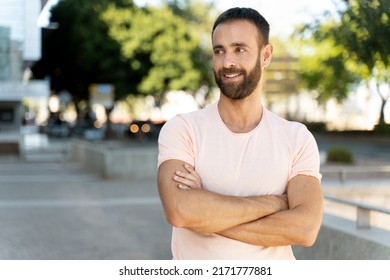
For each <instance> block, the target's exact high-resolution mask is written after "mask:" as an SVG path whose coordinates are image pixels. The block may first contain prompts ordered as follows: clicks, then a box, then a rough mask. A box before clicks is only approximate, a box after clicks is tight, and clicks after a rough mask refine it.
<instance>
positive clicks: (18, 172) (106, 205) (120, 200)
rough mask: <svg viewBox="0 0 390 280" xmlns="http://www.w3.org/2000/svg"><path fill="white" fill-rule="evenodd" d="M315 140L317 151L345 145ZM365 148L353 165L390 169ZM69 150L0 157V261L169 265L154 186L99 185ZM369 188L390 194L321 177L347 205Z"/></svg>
mask: <svg viewBox="0 0 390 280" xmlns="http://www.w3.org/2000/svg"><path fill="white" fill-rule="evenodd" d="M317 140H318V143H319V147H320V150H325V149H326V147H329V146H331V145H336V144H340V143H341V144H344V145H347V146H348V144H351V140H350V139H336V140H335V139H334V138H331V139H326V138H321V139H318V138H317ZM355 140H356V139H355ZM366 140H367V139H363V140H361V141H360V142H359V141H357V142H356V141H355V142H353V143H354V144H353V149H354V152H355V153H356V154H357V155H358V160H359V164H363V165H364V164H371V165H373V164H385V163H390V156H389V155H390V153H389V151H390V143H389V142H386V141H384V142H383V141H380V142H379V144H378V143H374V144H372V145H368V146H367V145H366V143H367V142H366ZM369 140H370V139H368V140H367V141H369ZM68 145H69V142H68V141H66V140H59V141H50V144H49V146H48V147H46V148H44V149H31V150H29V151H27V152H26V154H25V156H24V157H16V156H9V155H0V224H1V230H0V259H3V260H4V259H14V260H48V259H54V260H56V259H64V260H68V259H72V260H73V259H76V260H77V259H91V260H98V259H112V260H116V259H130V260H142V259H155V260H158V259H171V258H172V256H171V252H170V235H171V227H170V226H169V225H168V224H167V223H166V221H165V218H164V216H163V211H162V207H161V204H160V200H159V197H158V192H157V187H156V181H155V179H136V180H135V179H132V180H130V179H121V180H119V179H110V180H105V179H102V177H101V176H100V175H99V174H96V173H92V172H89V171H87V170H86V169H85V168H83V167H82V166H80V164H79V163H77V162H74V161H72V160H71V159H70V158H69V156H68V155H69V153H68V152H69V149H68V148H69V147H68ZM362 179H364V180H362ZM366 179H367V180H366ZM379 179H380V180H379ZM378 180H379V181H378ZM368 182H370V184H372V185H373V187H375V185H377V184H378V183H379V182H380V183H381V187H382V188H383V190H387V191H388V190H390V187H389V186H390V180H389V176H388V175H385V176H384V177H381V178H379V177H376V176H374V177H372V176H371V177H370V176H368V177H367V176H363V177H359V178H357V179H356V178H348V180H347V182H346V183H344V184H343V185H342V184H340V182H339V181H338V178H337V176H334V177H329V176H328V175H326V176H324V181H323V186H324V190H325V191H327V192H331V193H332V194H335V192H336V191H337V192H339V191H340V190H341V191H343V194H344V195H345V196H350V197H351V194H352V195H356V192H355V190H356V188H355V187H359V189H360V190H361V189H362V188H365V186H367V183H368ZM347 190H351V191H349V192H347ZM371 197H372V196H371ZM378 197H381V198H383V195H380V196H378Z"/></svg>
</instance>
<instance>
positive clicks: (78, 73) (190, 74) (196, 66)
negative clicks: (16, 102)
mask: <svg viewBox="0 0 390 280" xmlns="http://www.w3.org/2000/svg"><path fill="white" fill-rule="evenodd" d="M180 2H182V1H180ZM184 2H185V3H184V4H185V5H184V6H183V5H182V6H183V7H182V6H180V7H177V8H176V9H173V7H174V3H173V4H172V3H171V4H170V6H168V5H164V6H160V7H138V6H136V5H135V4H134V3H133V1H132V0H83V1H79V0H66V1H60V2H59V4H58V5H57V6H56V7H55V8H54V9H53V10H52V18H51V21H52V22H57V23H58V25H59V28H58V29H56V30H52V31H51V32H50V34H49V33H48V35H49V36H48V39H47V40H46V41H45V43H44V48H45V49H46V50H47V51H46V52H45V53H44V55H43V58H42V60H41V61H40V63H38V66H37V67H35V69H34V70H33V72H34V74H35V76H36V77H38V78H39V77H41V78H43V77H45V76H46V75H50V76H51V81H52V87H53V89H54V90H57V91H59V90H61V89H67V90H68V91H70V92H71V93H72V94H73V95H74V97H75V98H76V99H87V98H88V85H89V84H91V83H111V84H114V86H115V95H116V99H124V98H126V96H127V95H129V94H137V93H144V94H152V95H160V94H162V93H164V92H166V91H168V90H191V91H195V90H196V89H198V88H200V87H201V86H202V85H209V84H210V79H209V76H210V72H209V69H211V68H209V65H210V64H209V63H210V62H211V56H210V54H211V52H210V51H209V49H207V48H209V46H208V47H207V48H205V47H204V46H205V44H204V42H203V39H204V33H205V30H204V29H203V26H201V25H197V24H195V20H198V21H199V20H203V19H204V18H207V16H206V15H207V13H206V14H203V16H202V18H200V14H201V11H202V7H203V8H204V9H206V7H207V6H205V5H203V6H202V5H195V4H194V3H198V2H199V1H196V0H194V1H189V0H187V1H184ZM192 8H194V9H195V8H196V9H195V10H194V11H196V12H194V16H192V18H191V19H189V18H188V16H189V15H191V9H192ZM180 11H182V14H180ZM203 11H204V10H203ZM208 36H209V34H208ZM207 45H209V44H207Z"/></svg>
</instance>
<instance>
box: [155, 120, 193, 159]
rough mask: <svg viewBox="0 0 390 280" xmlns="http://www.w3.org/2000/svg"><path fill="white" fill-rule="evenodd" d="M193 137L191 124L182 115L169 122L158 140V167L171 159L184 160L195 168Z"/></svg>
mask: <svg viewBox="0 0 390 280" xmlns="http://www.w3.org/2000/svg"><path fill="white" fill-rule="evenodd" d="M191 135H192V133H191V128H190V126H189V123H188V122H187V121H186V120H185V119H184V118H183V117H182V116H181V115H177V116H175V117H173V118H172V119H170V120H169V121H167V122H166V123H165V125H164V126H163V127H162V129H161V131H160V135H159V139H158V149H159V153H158V164H157V166H158V167H159V166H160V165H161V164H162V163H163V162H164V161H167V160H170V159H177V160H182V161H184V162H186V163H188V164H191V165H192V166H194V165H195V159H194V145H193V144H194V143H193V140H192V138H193V137H191Z"/></svg>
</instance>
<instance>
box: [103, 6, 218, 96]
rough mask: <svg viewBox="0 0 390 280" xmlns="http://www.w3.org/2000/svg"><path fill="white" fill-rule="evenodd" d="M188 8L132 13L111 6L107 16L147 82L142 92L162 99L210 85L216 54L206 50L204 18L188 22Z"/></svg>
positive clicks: (124, 53) (141, 85)
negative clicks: (198, 21) (179, 91)
mask: <svg viewBox="0 0 390 280" xmlns="http://www.w3.org/2000/svg"><path fill="white" fill-rule="evenodd" d="M187 4H188V3H187ZM187 4H186V5H184V8H182V7H178V6H175V5H173V4H172V5H162V6H161V7H145V8H142V9H132V10H130V9H126V10H125V9H120V8H118V7H117V6H115V5H111V6H110V7H109V8H108V9H107V11H106V12H105V13H104V14H103V17H102V18H103V19H104V21H105V22H106V24H107V25H108V26H109V35H110V37H111V38H113V39H114V40H116V41H117V42H118V43H119V45H120V46H121V53H122V56H123V57H124V58H125V59H126V60H127V61H129V62H130V68H131V70H132V72H136V73H138V75H139V76H142V80H141V81H140V83H139V84H138V85H137V91H138V92H140V93H143V94H151V95H154V96H156V97H161V96H162V95H163V94H164V93H166V92H167V91H169V90H188V91H192V92H195V91H197V90H198V89H199V88H200V87H201V86H202V85H209V84H210V78H209V76H210V73H209V70H208V68H209V67H208V65H209V63H210V61H211V59H210V58H211V57H210V55H209V53H211V52H209V50H208V49H207V48H205V47H204V45H203V44H202V38H203V37H202V35H203V32H204V30H203V29H202V28H201V25H199V26H198V25H196V24H195V22H196V21H197V20H199V18H197V17H196V16H193V17H191V18H190V17H188V16H187V15H190V14H191V13H190V12H189V11H190V10H191V6H189V5H187ZM194 7H199V6H194ZM195 14H196V12H194V14H193V15H195Z"/></svg>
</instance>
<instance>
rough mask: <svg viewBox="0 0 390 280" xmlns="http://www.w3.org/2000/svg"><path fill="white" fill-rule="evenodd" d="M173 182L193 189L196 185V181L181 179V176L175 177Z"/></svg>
mask: <svg viewBox="0 0 390 280" xmlns="http://www.w3.org/2000/svg"><path fill="white" fill-rule="evenodd" d="M173 180H174V181H176V182H177V183H181V184H184V185H186V186H188V187H193V186H194V185H195V181H194V180H190V179H187V178H183V177H179V176H174V177H173Z"/></svg>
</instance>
